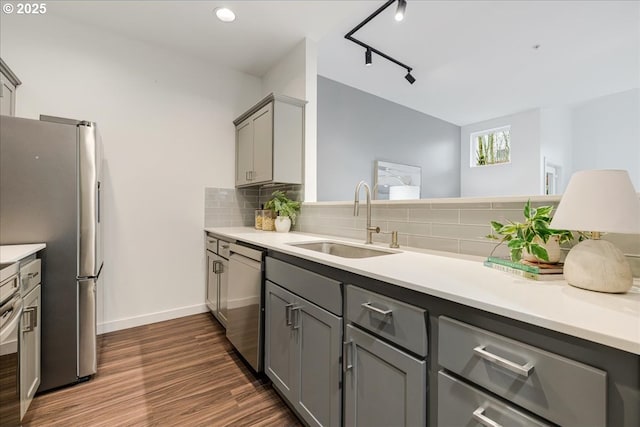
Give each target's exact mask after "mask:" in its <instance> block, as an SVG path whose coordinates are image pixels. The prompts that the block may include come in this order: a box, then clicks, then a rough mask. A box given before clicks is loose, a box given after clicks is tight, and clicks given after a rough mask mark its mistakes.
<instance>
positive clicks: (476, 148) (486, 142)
mask: <svg viewBox="0 0 640 427" xmlns="http://www.w3.org/2000/svg"><path fill="white" fill-rule="evenodd" d="M510 162H511V126H505V127H501V128H498V129H489V130H484V131H482V132H476V133H473V134H471V166H472V167H475V166H487V165H497V164H500V163H510Z"/></svg>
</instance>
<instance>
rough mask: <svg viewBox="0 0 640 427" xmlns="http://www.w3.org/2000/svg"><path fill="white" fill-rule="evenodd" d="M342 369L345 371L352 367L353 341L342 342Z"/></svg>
mask: <svg viewBox="0 0 640 427" xmlns="http://www.w3.org/2000/svg"><path fill="white" fill-rule="evenodd" d="M342 358H343V359H344V362H343V363H342V371H343V372H347V371H348V370H350V369H353V341H345V342H343V343H342Z"/></svg>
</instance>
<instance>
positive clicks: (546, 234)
mask: <svg viewBox="0 0 640 427" xmlns="http://www.w3.org/2000/svg"><path fill="white" fill-rule="evenodd" d="M552 211H553V206H540V207H538V208H532V207H531V200H527V203H526V204H525V205H524V218H525V221H524V222H512V221H509V222H508V223H507V224H501V223H499V222H497V221H491V227H492V228H493V232H492V234H490V235H489V236H487V237H489V238H491V239H496V240H497V239H500V243H498V245H496V248H497V247H498V246H500V245H501V244H502V243H504V242H508V243H507V246H509V249H510V250H511V260H512V261H520V260H521V259H522V251H523V250H525V249H526V250H527V252H529V253H530V254H532V255H535V256H536V257H538V258H540V259H541V260H544V261H549V254H548V253H547V250H546V249H545V248H544V247H543V246H541V245H540V244H538V243H536V242H535V240H537V239H536V237H538V238H540V240H542V241H543V242H544V243H547V242H548V241H549V238H550V237H551V236H558V242H559V243H565V242H570V241H571V240H573V234H571V231H568V230H555V229H552V228H549V223H550V222H551V212H552ZM494 232H495V233H497V234H498V235H500V236H502V237H498V236H496V235H495V234H493V233H494ZM494 251H495V248H494Z"/></svg>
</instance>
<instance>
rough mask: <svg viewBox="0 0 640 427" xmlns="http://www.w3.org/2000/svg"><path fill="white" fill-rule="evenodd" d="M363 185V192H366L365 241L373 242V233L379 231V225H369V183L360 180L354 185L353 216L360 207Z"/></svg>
mask: <svg viewBox="0 0 640 427" xmlns="http://www.w3.org/2000/svg"><path fill="white" fill-rule="evenodd" d="M363 185H364V189H365V193H366V194H367V241H366V242H365V243H366V244H371V243H373V240H372V239H373V233H379V232H380V227H372V226H371V188H369V184H367V183H366V182H364V181H360V182H359V183H358V185H357V186H356V195H355V198H354V199H353V216H358V212H359V209H360V187H362V186H363Z"/></svg>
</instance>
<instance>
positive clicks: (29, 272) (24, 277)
mask: <svg viewBox="0 0 640 427" xmlns="http://www.w3.org/2000/svg"><path fill="white" fill-rule="evenodd" d="M41 265H42V264H41V261H40V259H39V258H38V259H34V260H31V261H29V262H27V263H26V264H24V265H21V266H20V280H21V282H22V284H21V286H20V291H21V292H22V296H25V295H26V294H27V292H29V291H30V290H31V289H33V288H34V287H35V286H36V285H37V284H38V283H40V281H41V280H42V268H41Z"/></svg>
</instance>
